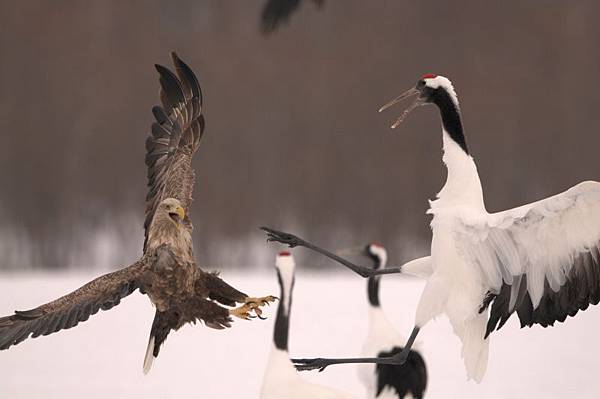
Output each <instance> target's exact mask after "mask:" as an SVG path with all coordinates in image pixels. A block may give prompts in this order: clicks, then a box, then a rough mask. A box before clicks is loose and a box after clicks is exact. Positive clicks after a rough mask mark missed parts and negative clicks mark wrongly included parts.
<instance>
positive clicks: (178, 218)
mask: <svg viewBox="0 0 600 399" xmlns="http://www.w3.org/2000/svg"><path fill="white" fill-rule="evenodd" d="M169 216H170V217H171V219H173V221H174V222H175V223H181V222H182V221H183V219H184V218H185V210H184V209H183V207H182V206H181V205H178V206H177V208H175V212H170V213H169Z"/></svg>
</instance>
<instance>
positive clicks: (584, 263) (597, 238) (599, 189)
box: [458, 182, 600, 337]
mask: <svg viewBox="0 0 600 399" xmlns="http://www.w3.org/2000/svg"><path fill="white" fill-rule="evenodd" d="M464 227H465V229H464V231H462V232H459V233H458V234H465V236H464V237H462V238H463V239H461V240H459V241H461V242H463V243H465V245H464V248H462V251H463V253H464V255H465V256H466V257H467V259H469V260H470V261H469V264H470V265H471V266H472V267H474V268H475V270H474V272H475V273H478V274H479V275H480V276H481V277H482V283H483V284H484V285H486V286H487V287H491V289H490V291H489V292H488V295H487V296H486V298H485V300H484V302H483V304H482V307H481V309H480V311H481V312H483V311H484V310H486V308H487V307H488V306H489V305H490V304H491V311H490V316H489V320H488V325H487V332H486V337H487V335H489V334H490V333H491V332H492V331H494V330H495V329H499V328H500V327H502V326H503V325H504V323H505V322H506V321H507V320H508V318H509V317H510V316H511V315H512V314H513V313H514V312H515V311H516V312H517V314H518V316H519V319H520V321H521V327H524V326H532V325H533V324H540V325H542V326H543V327H546V326H549V325H553V324H554V322H556V321H559V322H562V321H564V320H565V319H566V317H567V316H574V315H575V314H576V313H577V312H578V311H579V310H585V309H586V308H587V307H588V306H589V304H594V305H595V304H597V303H598V302H599V301H600V251H599V246H600V183H597V182H583V183H580V184H578V185H577V186H574V187H572V188H571V189H569V190H567V191H565V192H563V193H561V194H558V195H555V196H553V197H550V198H547V199H544V200H541V201H538V202H535V203H532V204H529V205H525V206H522V207H519V208H514V209H511V210H508V211H505V212H499V213H495V214H491V215H489V218H488V220H487V222H486V223H484V224H483V225H475V224H472V223H471V224H468V223H466V224H465V226H464Z"/></svg>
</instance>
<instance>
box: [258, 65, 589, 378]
mask: <svg viewBox="0 0 600 399" xmlns="http://www.w3.org/2000/svg"><path fill="white" fill-rule="evenodd" d="M410 96H416V100H415V101H414V102H413V103H412V105H410V106H409V107H408V108H407V109H406V110H405V111H404V112H403V113H402V115H401V116H400V117H399V118H398V119H397V121H396V122H395V123H394V124H393V125H392V128H395V127H397V126H398V125H399V124H400V123H401V122H402V121H403V120H404V118H405V117H406V116H407V115H408V113H409V112H410V111H412V110H413V109H415V108H417V107H419V106H421V105H427V104H434V105H435V106H437V108H438V109H439V112H440V115H441V119H442V142H443V149H444V155H443V158H442V159H443V162H444V164H445V165H446V168H447V169H448V176H447V180H446V183H445V185H444V186H443V187H442V189H441V191H440V192H439V193H438V195H437V198H436V199H435V200H433V201H430V209H429V211H428V213H429V214H431V215H433V220H432V222H431V228H432V230H433V239H432V242H431V256H428V257H424V258H420V259H417V260H414V261H411V262H409V263H408V264H407V265H404V266H402V267H396V268H392V269H389V270H387V271H385V273H393V272H405V271H408V269H411V272H416V273H415V274H419V275H421V276H423V277H426V278H427V284H426V286H425V289H424V290H423V293H422V295H421V298H420V300H419V304H418V307H417V311H416V317H415V326H414V329H413V331H412V334H411V336H410V338H409V340H408V343H407V345H406V347H405V350H404V351H403V352H402V353H401V354H399V355H394V356H392V357H389V358H384V359H381V358H377V359H317V360H315V359H300V362H299V363H300V365H299V367H300V368H318V369H323V368H324V367H326V366H328V365H330V364H339V363H357V362H359V361H360V362H373V363H392V364H397V363H401V362H404V361H406V356H407V355H408V352H407V348H410V346H411V344H412V342H414V338H415V337H416V336H417V334H418V332H419V329H420V328H422V327H423V326H425V325H426V324H427V323H428V322H429V321H430V320H431V319H432V318H433V317H435V316H436V315H439V314H442V313H444V314H446V315H447V316H448V319H449V320H450V323H451V324H452V327H453V329H454V332H455V333H456V335H458V337H459V338H460V339H461V341H462V344H463V346H462V356H463V358H464V362H465V366H466V369H467V374H468V376H469V377H470V378H472V379H474V380H476V381H478V382H479V381H481V379H482V378H483V376H484V374H485V371H486V368H487V362H488V347H489V341H490V338H489V335H490V333H491V332H493V331H494V330H497V329H499V328H501V327H502V326H503V325H504V324H505V323H506V321H507V320H508V319H509V318H510V316H511V315H513V314H514V313H515V312H516V313H517V315H518V317H519V319H520V322H521V327H525V326H529V327H530V326H532V325H534V324H539V325H541V326H542V327H547V326H552V325H553V324H554V323H555V322H557V321H558V322H563V321H565V319H566V318H567V316H574V315H575V314H576V313H577V312H578V311H579V310H585V309H587V307H588V306H589V305H590V304H594V305H595V304H597V303H598V302H599V301H600V267H599V266H600V265H599V263H600V250H599V248H598V245H599V244H600V184H599V183H597V182H591V181H588V182H583V183H580V184H578V185H576V186H574V187H572V188H570V189H568V190H567V191H565V192H563V193H561V194H557V195H555V196H552V197H549V198H545V199H542V200H540V201H537V202H533V203H531V204H527V205H523V206H521V207H518V208H513V209H510V210H507V211H503V212H497V213H488V212H487V210H486V208H485V204H484V199H483V190H482V187H481V182H480V179H479V174H478V173H477V167H476V165H475V162H474V160H473V158H472V157H471V155H470V153H469V149H468V147H467V143H466V139H465V135H464V132H463V124H462V118H461V112H460V107H459V103H458V97H457V95H456V92H455V90H454V87H453V86H452V83H451V82H450V80H448V79H447V78H445V77H443V76H436V75H432V74H427V75H424V76H422V77H421V78H420V79H419V80H418V82H417V85H416V86H415V87H414V88H412V89H410V90H408V91H406V92H405V93H403V94H402V95H400V96H399V97H397V98H395V99H394V100H392V101H390V102H389V103H388V104H386V105H384V106H383V107H382V108H381V109H380V111H383V110H384V109H386V108H388V107H390V106H392V105H394V104H396V103H397V102H399V101H400V100H403V99H405V98H408V97H410ZM267 233H268V234H269V238H270V239H271V240H274V241H279V242H283V243H287V244H291V245H292V246H297V245H302V246H306V247H308V248H311V249H313V250H316V251H318V252H321V253H323V254H325V255H326V256H329V257H330V258H333V259H335V260H337V261H339V262H341V263H343V264H344V265H346V266H347V267H349V268H351V269H353V270H354V271H356V272H357V273H360V274H361V275H363V276H369V275H371V274H372V273H371V272H369V270H368V268H364V267H361V266H358V265H355V264H353V263H351V262H348V261H346V260H345V259H341V258H339V257H337V256H336V255H334V254H331V253H330V252H328V251H325V250H323V249H321V248H318V247H317V246H315V245H313V244H310V243H308V242H306V241H304V240H302V239H299V238H298V237H296V236H293V235H291V234H287V233H282V232H278V231H276V230H270V229H267ZM557 350H559V351H560V348H558V349H557Z"/></svg>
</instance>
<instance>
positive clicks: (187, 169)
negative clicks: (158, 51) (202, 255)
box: [144, 53, 204, 251]
mask: <svg viewBox="0 0 600 399" xmlns="http://www.w3.org/2000/svg"><path fill="white" fill-rule="evenodd" d="M171 58H172V59H173V63H174V65H175V72H176V74H175V73H173V72H171V71H170V70H169V69H167V68H165V67H163V66H160V65H156V70H157V71H158V73H159V75H160V79H159V81H160V99H161V102H162V106H155V107H154V108H153V109H152V114H153V115H154V119H155V122H154V123H153V124H152V128H151V131H150V134H149V135H148V138H147V139H146V166H147V167H148V194H147V195H146V219H145V221H144V229H145V231H146V234H145V240H144V251H145V250H146V242H147V240H148V229H149V227H150V223H151V222H152V218H153V217H154V212H155V211H156V207H157V206H158V204H159V203H160V202H161V201H162V200H164V199H166V198H176V199H178V200H179V201H180V202H181V204H182V206H183V208H184V209H185V211H186V214H188V212H189V207H190V205H191V203H192V191H193V188H194V170H193V168H192V158H193V156H194V154H195V153H196V151H197V150H198V147H199V145H200V139H201V138H202V134H203V132H204V116H203V115H202V91H201V89H200V85H199V84H198V79H197V78H196V76H195V75H194V73H193V72H192V70H191V69H190V68H189V67H188V66H187V65H186V64H185V63H184V62H183V61H181V60H180V59H179V57H178V56H177V55H176V54H175V53H171ZM186 224H188V225H190V223H189V219H188V218H187V216H186Z"/></svg>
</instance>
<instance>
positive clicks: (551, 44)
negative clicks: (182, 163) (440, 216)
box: [0, 0, 600, 270]
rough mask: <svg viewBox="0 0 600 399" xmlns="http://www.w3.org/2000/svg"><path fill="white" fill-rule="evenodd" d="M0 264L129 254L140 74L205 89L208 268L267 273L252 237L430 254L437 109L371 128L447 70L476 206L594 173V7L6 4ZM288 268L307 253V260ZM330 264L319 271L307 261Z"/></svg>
mask: <svg viewBox="0 0 600 399" xmlns="http://www.w3.org/2000/svg"><path fill="white" fill-rule="evenodd" d="M1 4H2V7H1V9H2V12H1V13H0V54H1V62H0V132H1V133H0V134H1V137H2V145H1V146H0V254H1V259H2V261H1V262H0V269H14V270H22V269H31V268H42V267H46V268H61V267H71V268H87V267H96V268H106V269H114V268H117V267H120V266H124V265H127V264H129V263H131V262H132V261H133V260H134V259H135V258H136V257H137V256H138V255H139V254H140V253H141V247H142V242H143V229H142V222H143V212H144V198H145V195H146V168H145V165H144V162H143V158H144V140H145V137H146V134H147V132H148V131H149V128H150V124H151V121H152V115H151V112H150V109H151V107H152V106H153V105H155V104H157V103H158V101H159V100H158V87H159V86H158V78H157V73H156V71H155V70H154V67H153V64H155V63H160V64H163V65H167V66H170V65H169V64H170V58H169V52H170V51H171V50H175V51H177V52H178V53H179V55H180V56H181V58H182V59H183V60H184V61H186V62H187V63H188V64H189V65H190V66H191V67H192V69H193V70H194V71H195V72H196V74H197V75H198V78H199V80H200V84H201V86H202V88H203V92H204V104H205V107H204V114H205V117H206V135H205V137H204V139H203V144H202V146H201V148H200V151H199V153H198V154H197V157H196V159H195V161H194V166H195V168H196V187H195V191H194V199H195V201H194V204H193V208H192V211H191V214H192V219H193V222H194V225H195V232H194V234H195V235H194V239H195V251H196V254H197V257H198V261H199V263H200V264H202V265H214V266H216V267H219V268H228V267H247V266H257V267H263V268H267V267H271V263H272V254H273V251H274V250H275V249H276V248H277V247H275V246H274V245H273V244H269V245H267V244H266V243H264V235H263V234H262V232H260V231H259V230H258V229H257V227H258V226H261V225H267V226H270V227H274V228H279V229H283V230H286V231H290V232H294V233H297V234H299V235H300V236H302V237H304V238H306V239H309V240H311V241H314V242H318V243H320V244H322V245H323V246H325V247H328V248H331V249H339V248H342V247H345V246H354V245H360V244H366V243H367V242H369V241H373V240H376V241H380V242H382V243H384V244H385V245H386V246H387V247H388V249H389V250H390V254H391V261H392V263H399V262H402V261H405V260H408V259H410V258H413V257H416V256H423V255H425V254H426V253H427V252H428V245H429V239H430V230H429V220H430V218H429V217H428V216H427V215H425V211H426V210H427V207H428V204H427V200H428V199H432V198H434V197H435V194H436V193H437V191H438V190H439V189H440V188H441V186H442V185H443V183H444V181H445V173H446V172H445V168H443V166H442V163H441V139H440V137H441V134H440V122H439V117H438V115H437V112H436V111H435V110H434V109H433V108H432V107H428V108H426V107H423V108H420V109H418V110H417V111H415V112H413V113H412V114H411V115H410V117H409V118H408V119H407V121H406V122H404V124H402V125H401V126H400V127H399V128H398V129H396V130H395V131H391V130H390V129H389V126H390V125H391V123H392V122H393V121H394V120H395V118H396V117H397V116H398V115H399V113H400V112H401V110H402V106H399V107H396V108H393V109H392V110H389V111H386V112H385V113H382V114H378V113H377V109H378V108H379V107H380V106H381V105H382V104H383V103H385V102H387V101H388V100H389V99H391V98H393V97H395V96H396V95H398V94H400V93H401V92H402V91H404V90H405V89H407V88H409V87H412V86H413V85H414V84H415V82H416V80H417V79H418V78H419V77H420V76H421V75H422V74H424V73H435V74H441V75H444V76H447V77H449V78H450V79H451V80H452V81H453V83H454V85H455V87H456V90H457V93H458V95H459V99H460V102H461V108H462V113H463V122H464V125H465V130H466V135H467V142H468V145H469V148H470V151H471V153H472V155H473V156H474V158H475V160H476V161H477V164H478V168H479V173H480V176H481V180H482V184H483V188H484V192H485V195H486V205H487V208H488V210H489V211H498V210H502V209H505V208H511V207H514V206H517V205H521V204H523V203H527V202H531V201H534V200H537V199H539V198H542V197H546V196H549V195H552V194H555V193H558V192H560V191H563V190H565V189H567V188H568V187H571V186H572V185H574V184H576V183H578V182H580V181H582V180H588V179H594V180H598V179H600V162H599V160H598V156H597V154H598V148H600V134H599V133H600V113H599V112H598V110H599V109H600V93H599V91H598V90H597V89H598V87H599V84H600V74H599V73H598V71H600V47H599V46H598V38H600V24H598V22H597V17H598V15H600V4H598V3H597V2H594V1H591V0H590V1H578V2H568V1H550V2H544V3H543V6H542V5H541V4H540V3H539V2H533V1H524V2H523V1H509V2H477V1H455V2H434V1H419V2H408V1H391V0H388V1H377V2H366V1H360V0H344V1H339V0H338V1H333V0H326V1H325V2H323V4H322V5H321V6H320V7H318V6H316V5H315V4H313V2H311V1H305V2H302V3H301V4H300V6H299V8H298V10H297V12H296V13H294V14H293V15H291V17H290V19H289V21H288V23H287V24H283V25H282V26H280V27H279V28H278V29H276V30H275V31H274V32H273V33H271V34H265V33H264V32H263V31H262V28H261V21H260V16H261V12H262V9H263V7H264V5H265V2H264V1H248V0H236V1H233V0H230V1H223V0H211V1H208V0H202V1H197V0H185V1H176V2H173V1H127V2H123V1H89V2H80V1H52V2H49V1H27V2H9V1H4V0H3V1H1ZM299 253H300V251H299ZM304 259H305V262H306V263H307V264H309V265H313V266H315V267H325V264H326V263H327V262H324V261H322V260H320V259H318V258H316V257H314V258H304Z"/></svg>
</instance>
